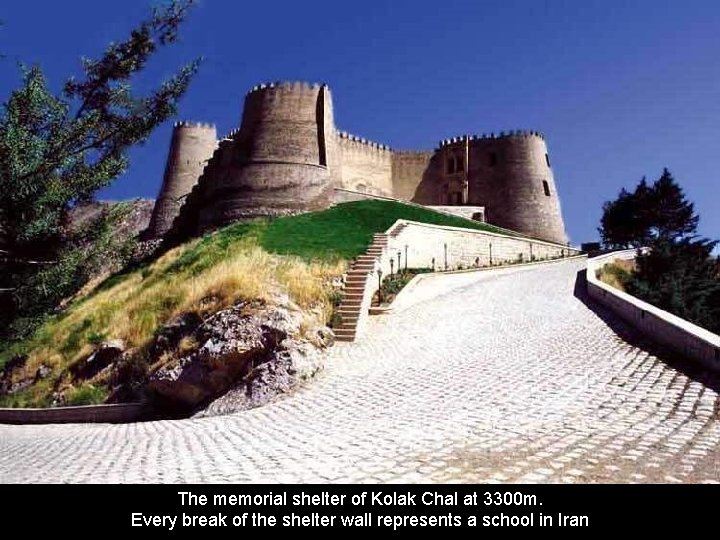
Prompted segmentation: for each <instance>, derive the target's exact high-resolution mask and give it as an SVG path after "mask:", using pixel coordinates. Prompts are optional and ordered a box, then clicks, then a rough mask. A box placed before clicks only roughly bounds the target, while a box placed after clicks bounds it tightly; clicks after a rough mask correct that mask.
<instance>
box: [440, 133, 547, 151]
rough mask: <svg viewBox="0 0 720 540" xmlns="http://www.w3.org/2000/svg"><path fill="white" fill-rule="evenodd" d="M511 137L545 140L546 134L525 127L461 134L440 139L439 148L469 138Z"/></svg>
mask: <svg viewBox="0 0 720 540" xmlns="http://www.w3.org/2000/svg"><path fill="white" fill-rule="evenodd" d="M510 137H538V138H539V139H542V140H545V136H544V135H543V134H542V133H540V132H539V131H532V130H525V129H518V130H514V131H512V130H511V131H501V132H500V133H494V132H491V133H483V134H482V135H477V134H472V135H461V136H459V137H453V138H451V139H443V140H442V141H440V144H439V148H443V147H445V146H451V145H453V144H457V143H461V142H465V140H466V139H467V140H468V141H470V142H472V141H487V140H493V139H507V138H510Z"/></svg>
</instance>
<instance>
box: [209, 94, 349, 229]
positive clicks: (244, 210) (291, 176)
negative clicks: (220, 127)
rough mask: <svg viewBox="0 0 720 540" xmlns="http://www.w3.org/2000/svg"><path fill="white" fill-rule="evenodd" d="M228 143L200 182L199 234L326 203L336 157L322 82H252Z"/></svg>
mask: <svg viewBox="0 0 720 540" xmlns="http://www.w3.org/2000/svg"><path fill="white" fill-rule="evenodd" d="M231 147H232V149H231V152H230V153H229V154H228V156H227V157H225V155H223V156H221V158H220V162H221V163H220V164H219V167H218V170H217V171H216V172H215V171H213V178H212V181H211V182H208V183H207V184H206V185H204V186H203V188H204V189H203V203H202V207H201V210H200V216H199V218H200V219H199V228H200V231H199V232H201V231H203V230H207V229H209V228H212V227H216V226H219V225H223V224H225V223H229V222H232V221H236V220H238V219H249V218H254V217H259V216H277V215H288V214H295V213H299V212H306V211H309V210H315V209H320V208H325V207H327V206H329V204H330V202H331V199H332V188H333V179H334V178H336V177H338V176H339V171H337V168H338V167H339V158H338V151H337V144H336V134H335V125H334V119H333V111H332V99H331V96H330V90H329V89H328V87H327V86H326V85H319V84H313V85H311V84H308V83H289V82H281V83H271V84H267V85H260V86H256V87H255V88H253V89H252V90H251V91H250V92H248V94H247V96H246V98H245V107H244V110H243V117H242V123H241V126H240V129H239V131H238V132H237V133H235V134H234V135H233V144H232V145H231Z"/></svg>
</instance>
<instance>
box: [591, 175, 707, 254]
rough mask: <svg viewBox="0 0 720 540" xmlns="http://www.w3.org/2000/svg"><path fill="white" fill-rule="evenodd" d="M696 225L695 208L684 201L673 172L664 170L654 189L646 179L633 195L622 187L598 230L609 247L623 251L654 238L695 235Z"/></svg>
mask: <svg viewBox="0 0 720 540" xmlns="http://www.w3.org/2000/svg"><path fill="white" fill-rule="evenodd" d="M697 224H698V216H697V215H695V208H694V205H693V204H692V203H691V202H689V201H687V200H686V199H685V194H684V193H683V190H682V188H681V187H680V186H679V185H678V184H677V183H676V182H675V180H674V178H673V176H672V174H670V171H668V170H667V169H663V173H662V175H661V176H660V178H659V179H658V180H657V181H656V182H654V183H653V185H652V186H648V184H647V182H646V180H645V179H644V178H643V179H642V180H641V181H640V183H639V184H638V185H637V186H636V188H635V190H634V191H633V192H632V193H630V192H628V191H626V190H625V189H624V188H623V189H622V190H621V191H620V194H619V195H618V198H617V199H615V200H614V201H608V202H606V203H605V204H604V205H603V215H602V218H601V221H600V228H599V229H598V230H599V232H600V236H601V237H602V241H603V244H605V246H606V247H608V248H618V249H622V248H629V247H640V246H643V245H646V244H647V243H648V242H650V241H651V240H653V239H655V238H660V237H662V238H669V239H676V238H680V237H682V236H684V235H692V234H694V233H695V231H696V230H697Z"/></svg>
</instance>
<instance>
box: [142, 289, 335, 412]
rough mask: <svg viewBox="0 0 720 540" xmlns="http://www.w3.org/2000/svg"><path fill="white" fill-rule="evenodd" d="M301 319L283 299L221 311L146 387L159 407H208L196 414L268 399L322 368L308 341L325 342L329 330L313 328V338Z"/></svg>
mask: <svg viewBox="0 0 720 540" xmlns="http://www.w3.org/2000/svg"><path fill="white" fill-rule="evenodd" d="M303 320H304V317H303V313H302V312H301V311H300V310H299V309H298V308H297V307H296V306H294V305H293V304H292V303H290V302H289V301H287V299H283V301H282V302H280V303H273V304H270V303H268V304H266V303H260V302H250V303H241V304H238V305H235V306H233V307H231V308H228V309H225V310H223V311H219V312H218V313H215V314H214V315H212V316H210V317H209V318H207V319H206V320H205V321H204V322H203V323H202V324H201V325H199V326H198V327H197V328H196V329H195V330H194V331H192V332H191V333H190V334H189V335H188V337H190V338H191V340H192V341H194V342H196V343H197V344H198V346H197V348H196V349H195V350H193V351H191V352H189V353H186V354H184V355H183V356H181V357H179V358H177V359H174V360H172V361H170V362H169V363H167V364H166V365H164V366H162V367H161V368H159V369H158V370H156V371H155V372H154V373H152V374H151V375H150V378H149V383H148V388H149V389H150V391H151V392H152V393H153V394H154V396H155V397H156V398H157V400H156V401H158V402H159V404H160V406H161V407H166V408H169V409H171V410H173V411H174V412H176V413H177V412H181V411H185V412H192V411H198V410H199V409H200V408H203V407H207V408H205V409H204V411H203V412H201V413H200V414H202V415H214V414H224V413H227V412H231V411H235V410H242V409H248V408H252V407H256V406H259V405H262V404H264V403H267V402H268V401H270V400H272V399H273V398H274V397H275V396H277V395H278V394H281V393H284V392H287V391H288V390H290V389H291V388H292V387H293V386H295V385H296V384H297V383H298V382H300V381H302V380H304V379H307V378H309V377H312V376H313V375H314V374H315V373H317V372H318V371H319V370H320V369H321V368H322V357H321V355H319V354H317V352H318V349H317V346H316V345H314V344H313V343H312V342H315V343H319V344H321V346H322V344H323V343H325V344H327V343H329V342H330V340H331V337H330V336H331V333H329V334H328V332H329V331H328V330H327V329H324V328H323V329H318V330H316V331H313V332H311V334H313V335H312V342H311V341H310V339H308V338H306V337H302V336H301V334H302V332H301V328H302V325H303ZM186 327H187V326H186ZM175 328H177V325H175ZM167 334H172V336H173V337H172V340H173V341H177V340H178V339H182V338H178V335H179V333H178V332H175V331H171V330H169V331H168V332H167V333H166V332H161V333H160V336H167ZM161 339H162V340H168V338H167V337H162V338H161ZM156 343H157V341H156ZM156 346H157V345H156ZM226 394H227V395H226ZM218 398H219V399H218ZM208 405H209V406H208Z"/></svg>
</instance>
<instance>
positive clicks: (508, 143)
mask: <svg viewBox="0 0 720 540" xmlns="http://www.w3.org/2000/svg"><path fill="white" fill-rule="evenodd" d="M185 133H190V131H189V130H188V129H187V128H186V129H184V130H176V133H175V134H174V135H173V143H172V145H171V152H170V158H169V160H168V168H167V170H168V172H167V173H166V178H165V182H164V183H163V187H162V189H161V191H160V195H159V197H158V205H157V209H156V212H155V214H156V215H155V216H154V217H153V226H152V227H151V229H150V233H151V235H154V236H162V235H163V234H165V231H167V229H168V228H169V227H170V225H169V223H170V222H172V223H173V226H172V229H171V231H170V233H169V236H170V237H174V238H176V239H179V240H180V239H184V238H187V237H188V236H193V235H198V234H201V233H203V232H204V231H206V230H208V229H212V228H214V227H218V226H221V225H224V224H226V223H230V222H232V221H236V220H242V219H250V218H255V217H261V216H277V215H288V214H296V213H301V212H307V211H311V210H317V209H321V208H326V207H328V206H329V205H330V204H332V200H333V198H332V192H333V189H334V188H344V189H348V190H353V191H359V192H365V193H368V194H372V195H379V196H386V197H394V198H398V199H401V200H405V201H412V202H415V203H419V204H423V205H434V206H438V205H452V206H458V207H466V206H476V207H484V209H485V217H486V220H487V221H488V223H492V224H494V225H498V226H500V227H504V228H507V229H511V230H514V231H517V232H519V233H521V234H524V235H527V236H532V237H535V238H542V239H544V240H548V241H550V242H555V243H559V244H565V243H566V242H567V235H566V233H565V226H564V223H563V219H562V212H561V209H560V198H559V196H558V191H557V186H556V185H555V180H554V175H553V171H552V168H551V166H550V158H549V155H548V149H547V145H546V143H545V138H544V137H543V136H542V135H541V134H539V133H537V132H534V131H512V132H507V133H506V132H502V133H499V134H494V133H491V134H485V135H480V136H477V135H472V136H471V135H464V136H462V137H456V138H453V139H447V140H444V141H442V142H441V143H440V145H439V146H438V147H437V148H436V149H434V150H426V151H395V150H392V149H391V148H390V147H389V146H387V145H385V144H380V143H376V142H373V141H369V140H367V139H365V138H363V137H358V136H355V135H351V134H349V133H346V132H343V131H339V130H338V129H337V128H336V126H335V120H334V112H333V101H332V96H331V92H330V89H329V88H328V86H327V85H324V84H323V85H320V84H308V83H290V82H278V83H271V84H267V85H260V86H257V87H255V88H253V89H252V90H251V91H250V92H248V94H247V96H246V98H245V106H244V110H243V117H242V122H241V125H240V128H239V129H237V130H235V131H233V132H231V133H230V134H228V135H227V136H225V137H224V138H223V139H222V140H221V141H220V143H219V144H218V145H217V149H215V150H214V152H212V151H211V152H210V153H211V154H212V157H211V158H210V156H209V155H208V150H209V149H213V148H215V142H214V140H210V139H211V137H209V132H208V133H205V132H203V133H202V137H200V134H198V133H196V134H194V135H193V136H194V137H199V138H200V139H202V140H199V141H198V142H197V148H195V147H194V146H193V145H192V139H191V138H190V137H189V136H188V137H185V136H182V135H183V134H185ZM208 158H210V159H208ZM197 163H203V164H204V165H205V166H204V168H198V167H197V166H196V164H197ZM183 164H185V165H183ZM188 164H189V165H192V167H189V166H186V165H188ZM183 167H184V168H183ZM191 178H192V182H191V181H190V180H189V179H191ZM193 184H194V185H193ZM178 201H183V202H182V208H181V209H179V207H178V204H179V202H178ZM173 219H175V221H172V220H173Z"/></svg>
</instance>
